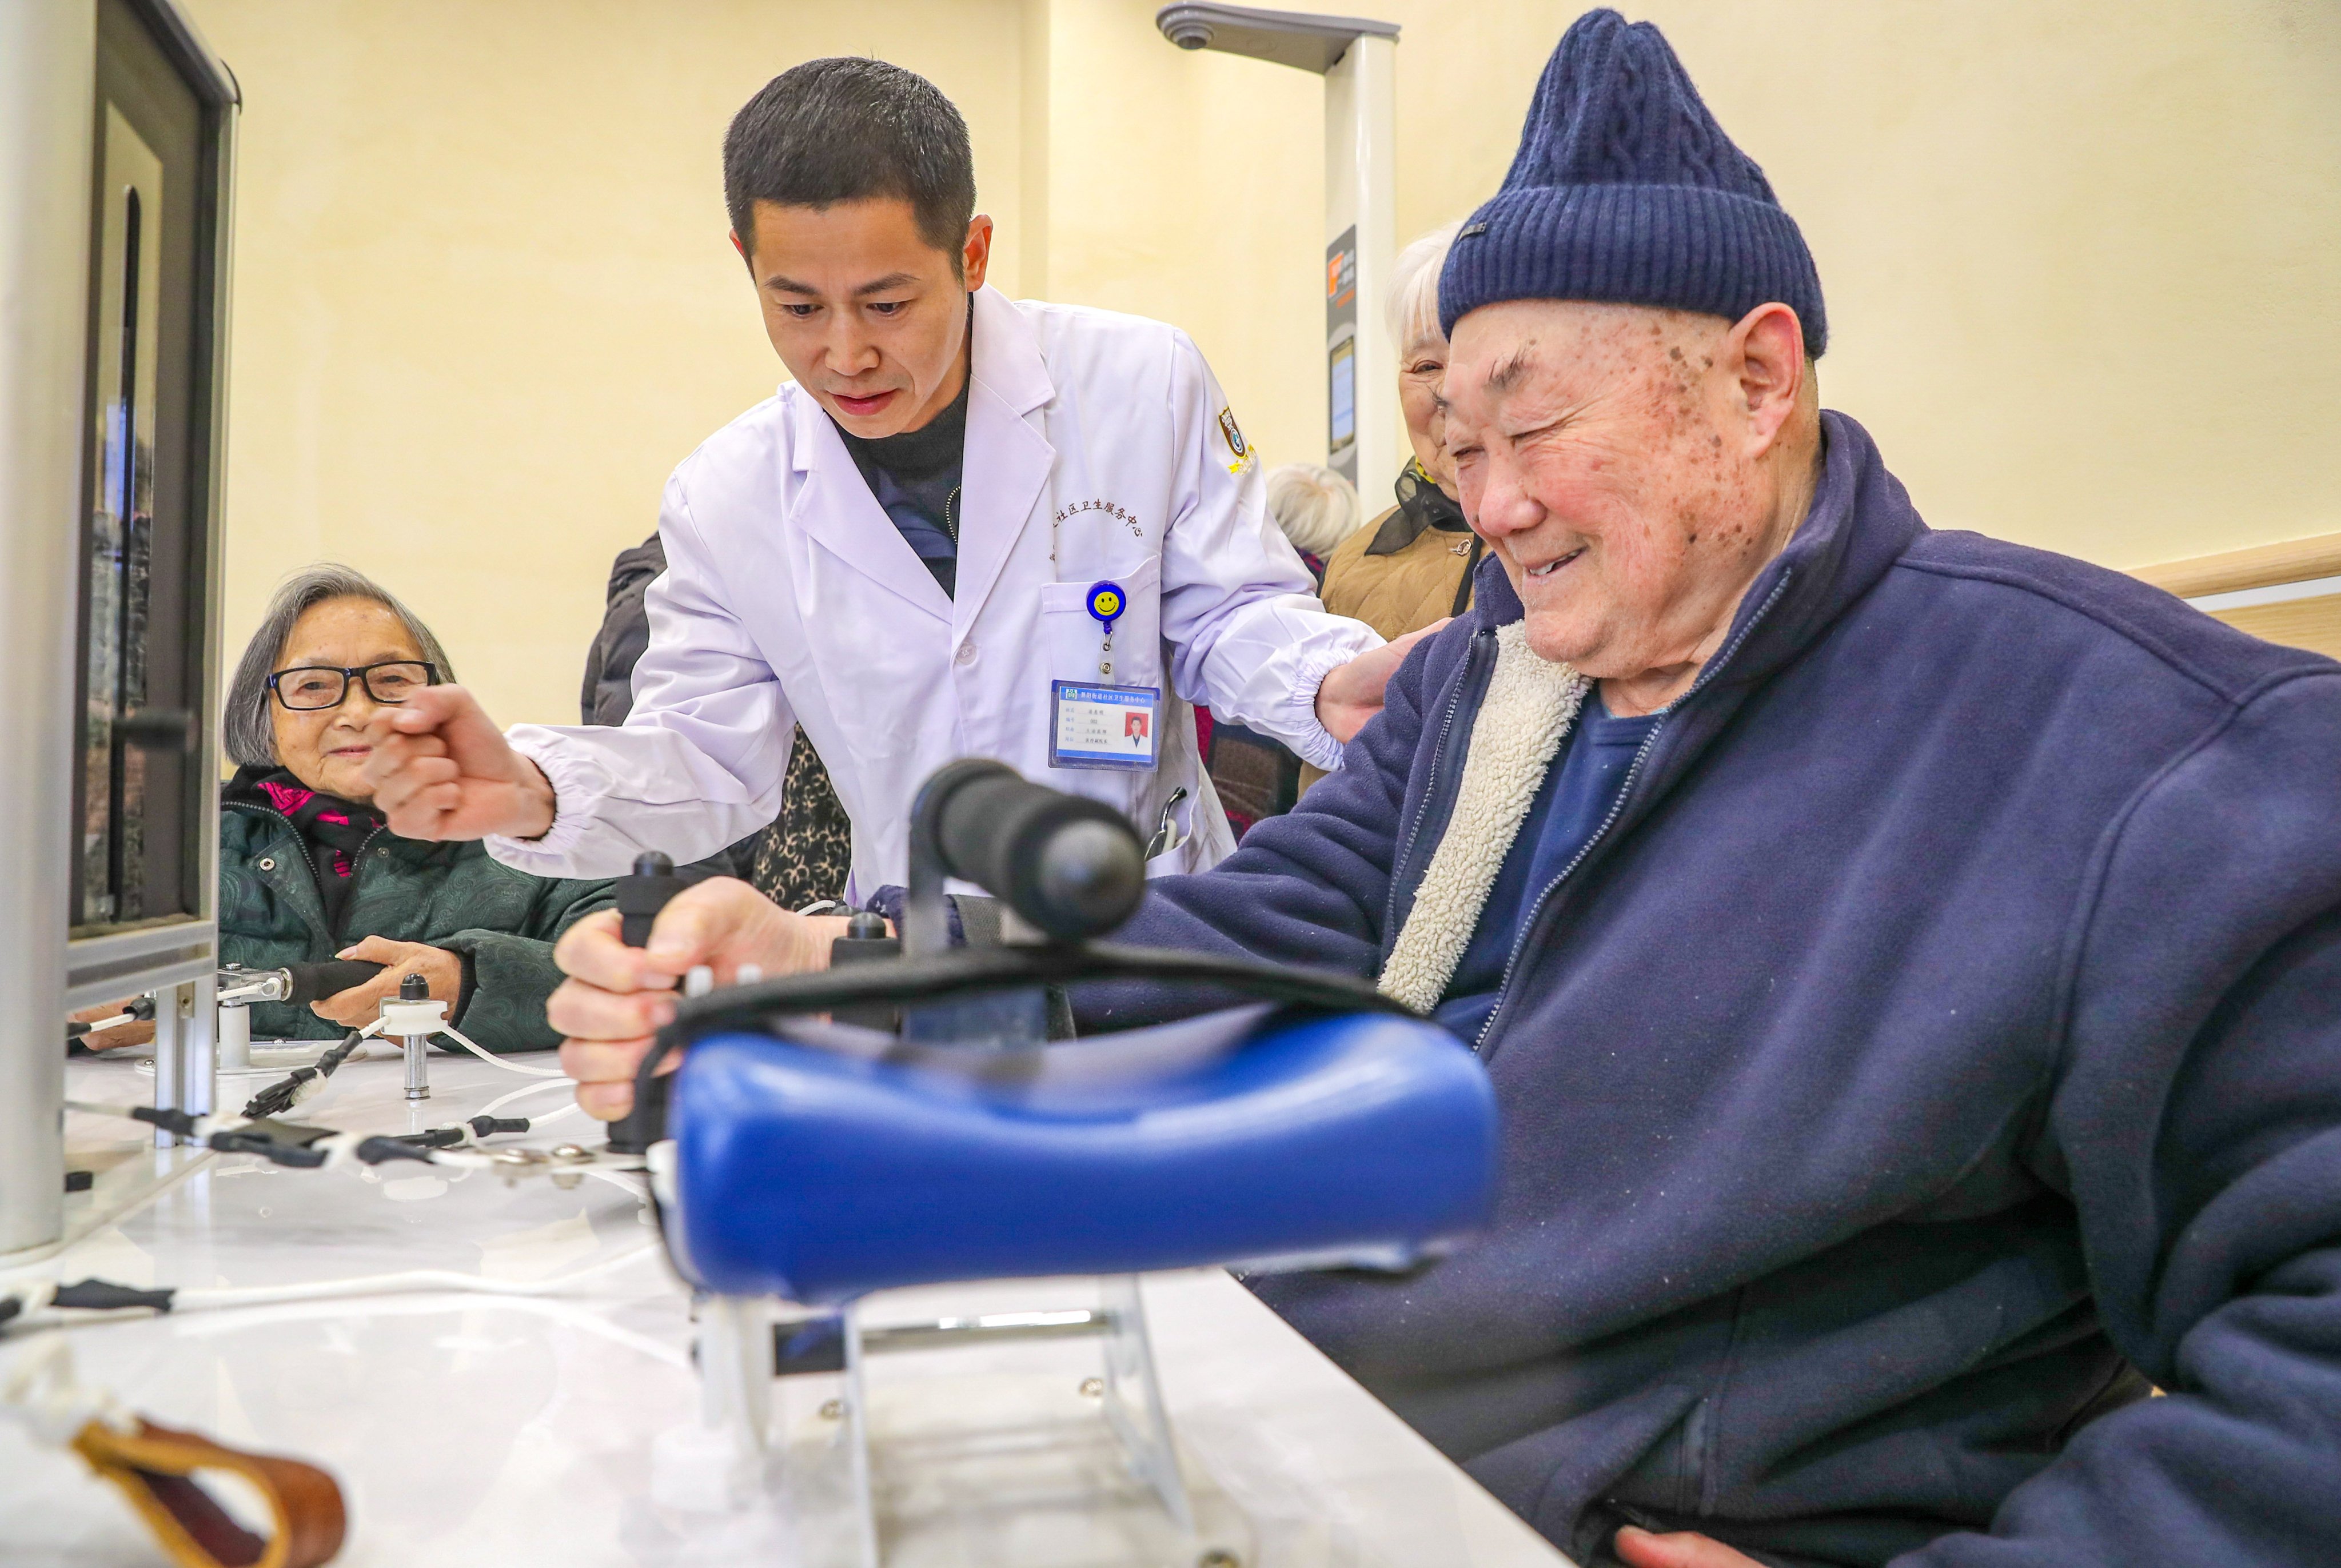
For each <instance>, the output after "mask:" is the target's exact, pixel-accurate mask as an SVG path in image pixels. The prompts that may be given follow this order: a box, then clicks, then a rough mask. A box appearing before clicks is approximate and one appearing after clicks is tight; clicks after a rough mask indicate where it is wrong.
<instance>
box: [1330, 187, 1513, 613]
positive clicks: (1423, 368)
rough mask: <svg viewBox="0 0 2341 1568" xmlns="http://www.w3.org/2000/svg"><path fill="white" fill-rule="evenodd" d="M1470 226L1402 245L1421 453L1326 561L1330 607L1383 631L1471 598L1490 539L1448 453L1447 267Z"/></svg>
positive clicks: (1402, 403)
mask: <svg viewBox="0 0 2341 1568" xmlns="http://www.w3.org/2000/svg"><path fill="white" fill-rule="evenodd" d="M1460 226H1461V225H1459V224H1457V223H1449V224H1448V225H1447V226H1446V227H1444V228H1440V229H1433V230H1432V231H1431V232H1430V233H1427V234H1425V235H1423V236H1422V237H1421V238H1420V239H1419V240H1417V241H1415V242H1414V243H1412V244H1410V245H1409V246H1407V248H1406V249H1404V250H1402V251H1400V253H1398V262H1397V263H1396V265H1395V266H1393V267H1392V268H1391V278H1392V281H1391V284H1390V297H1389V299H1388V300H1387V301H1386V302H1385V303H1384V308H1385V310H1386V312H1387V313H1388V315H1389V318H1390V336H1391V337H1393V338H1395V339H1397V340H1398V343H1399V372H1398V401H1399V408H1400V412H1403V413H1404V414H1405V416H1406V436H1407V441H1408V442H1409V443H1410V444H1411V445H1412V446H1413V448H1414V455H1413V456H1411V457H1410V458H1409V459H1408V460H1407V463H1406V467H1405V468H1404V469H1402V470H1400V472H1399V476H1398V484H1397V487H1396V488H1397V491H1398V504H1397V505H1396V506H1393V507H1391V508H1390V510H1389V511H1385V512H1383V513H1382V514H1381V515H1380V516H1379V517H1377V518H1375V519H1374V520H1373V521H1370V522H1369V523H1368V524H1366V526H1365V527H1364V528H1362V529H1360V530H1359V531H1357V532H1356V533H1354V534H1352V535H1350V537H1349V539H1348V540H1347V541H1346V542H1344V543H1343V544H1342V545H1341V547H1340V549H1338V550H1336V551H1333V553H1332V556H1331V559H1330V560H1329V561H1326V563H1325V572H1324V594H1323V597H1324V600H1325V608H1326V609H1328V610H1331V611H1332V612H1333V613H1334V614H1336V615H1347V616H1350V617H1352V618H1354V619H1356V620H1362V621H1364V622H1365V623H1366V624H1367V625H1369V626H1370V627H1372V628H1373V629H1374V630H1377V631H1379V632H1380V633H1381V634H1382V635H1383V636H1384V637H1398V636H1401V635H1403V634H1404V633H1406V632H1409V631H1414V630H1420V628H1422V627H1425V626H1430V625H1433V624H1436V623H1437V622H1439V621H1441V620H1446V619H1447V618H1448V617H1449V616H1450V615H1460V614H1462V613H1463V612H1464V611H1465V610H1469V608H1470V607H1471V572H1472V570H1473V569H1474V568H1476V567H1477V566H1478V565H1479V555H1480V551H1481V550H1482V548H1483V546H1482V545H1481V543H1480V541H1479V536H1478V535H1477V534H1475V533H1473V532H1472V531H1471V525H1470V524H1469V523H1468V522H1466V521H1463V508H1462V506H1461V504H1460V503H1459V501H1457V500H1456V494H1455V467H1454V464H1453V463H1452V462H1451V461H1449V458H1448V455H1447V443H1446V429H1445V427H1446V420H1447V416H1446V409H1445V404H1444V403H1442V402H1440V399H1439V387H1440V383H1441V382H1442V381H1443V380H1444V379H1445V377H1446V374H1447V337H1446V334H1445V333H1443V332H1440V331H1439V268H1440V267H1441V266H1442V265H1444V264H1445V263H1446V261H1447V248H1448V246H1449V245H1450V244H1452V243H1454V240H1455V231H1456V230H1457V229H1458V228H1459V227H1460Z"/></svg>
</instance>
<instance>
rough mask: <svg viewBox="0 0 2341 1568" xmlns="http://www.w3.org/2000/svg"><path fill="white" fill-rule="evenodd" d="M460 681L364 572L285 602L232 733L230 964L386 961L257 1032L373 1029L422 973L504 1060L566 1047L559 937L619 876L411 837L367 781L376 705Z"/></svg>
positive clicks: (458, 1023) (273, 1017)
mask: <svg viewBox="0 0 2341 1568" xmlns="http://www.w3.org/2000/svg"><path fill="white" fill-rule="evenodd" d="M453 673H454V672H453V669H452V668H451V667H450V666H449V663H448V660H447V652H446V650H444V649H443V648H442V647H440V645H439V640H438V639H437V638H436V637H434V636H433V635H432V634H431V629H430V628H429V627H427V626H425V625H423V623H422V622H421V621H420V620H416V619H415V617H414V614H413V611H412V610H408V609H407V608H406V607H405V606H404V605H403V604H401V603H400V602H399V601H398V600H396V599H395V598H393V596H392V595H391V594H390V592H389V591H388V590H385V589H383V588H381V587H380V586H378V585H376V584H375V583H374V582H373V581H370V580H369V579H367V578H365V577H364V576H362V575H360V574H359V573H357V572H355V571H351V570H350V569H349V568H347V567H344V566H331V565H326V566H313V567H310V568H308V569H307V570H306V571H301V572H299V573H296V574H295V575H294V576H293V577H292V578H291V579H289V580H288V581H286V582H285V583H284V586H282V587H281V588H279V589H278V590H276V593H275V595H274V597H273V598H272V599H270V600H269V601H268V608H267V610H266V612H265V613H264V615H263V616H262V617H261V622H260V630H257V631H255V632H254V633H253V637H252V641H251V642H250V644H249V645H248V646H246V647H245V649H244V658H243V659H242V660H241V661H240V662H238V664H237V665H236V668H235V674H234V677H233V679H232V680H230V681H229V684H228V691H227V702H226V711H225V717H224V733H223V737H222V738H223V739H224V743H225V747H226V750H227V754H228V757H229V759H231V760H233V761H234V762H235V763H236V764H238V766H237V769H236V772H235V776H234V778H233V779H230V780H229V781H228V783H227V785H226V787H225V788H224V789H223V790H222V791H221V795H220V881H219V927H220V958H221V961H222V962H224V963H235V964H242V965H244V967H245V968H254V969H263V968H282V967H283V966H284V965H286V964H301V963H315V962H319V961H321V960H324V959H326V958H366V959H371V960H373V961H374V962H375V963H379V964H382V965H384V966H385V968H384V969H383V971H382V973H381V974H380V975H378V976H376V977H375V978H374V979H372V980H369V981H367V982H366V983H365V984H364V985H362V986H354V987H351V988H350V989H348V990H345V991H343V992H341V993H340V994H338V995H336V996H332V997H326V998H325V999H324V1000H323V1001H321V1002H316V1003H314V1004H312V1006H311V1007H293V1006H291V1005H289V1004H286V1003H281V1002H278V1003H262V1004H258V1005H255V1006H254V1007H253V1009H252V1026H253V1032H254V1034H255V1035H260V1036H265V1037H273V1038H280V1039H282V1038H294V1039H304V1038H305V1039H323V1038H332V1037H335V1036H338V1035H339V1034H340V1033H341V1032H342V1031H343V1030H344V1029H345V1028H351V1027H357V1026H360V1025H364V1024H368V1023H371V1022H373V1021H374V1016H375V1013H376V1009H377V1004H379V1003H380V1002H381V1000H382V998H383V997H386V996H391V995H393V994H395V993H396V991H397V988H398V983H399V980H400V978H402V977H403V976H405V975H410V974H420V975H422V976H423V978H426V979H427V980H429V982H430V984H431V995H432V997H433V998H434V999H436V1000H439V1001H443V1002H445V1003H447V1004H448V1015H447V1016H448V1021H449V1022H451V1023H453V1025H454V1026H455V1027H457V1028H460V1029H462V1030H463V1032H464V1033H465V1034H466V1035H468V1036H470V1037H472V1038H473V1039H474V1040H477V1041H478V1042H479V1043H480V1044H481V1045H482V1046H483V1047H486V1048H487V1049H489V1050H492V1051H516V1050H540V1049H544V1048H547V1047H552V1046H555V1045H558V1044H559V1043H560V1037H559V1036H557V1035H555V1034H554V1033H553V1030H552V1028H551V1027H548V1026H547V1025H546V1023H545V1021H544V999H545V997H548V996H550V995H551V994H552V993H553V987H554V986H556V985H558V984H559V983H560V980H561V972H560V970H559V969H557V968H554V966H553V941H554V940H555V938H559V937H560V935H561V934H562V933H563V931H566V930H567V929H568V928H570V927H571V926H572V925H573V924H574V923H575V922H576V921H577V920H578V919H580V918H583V917H584V916H586V915H589V914H591V913H593V911H594V910H596V909H601V908H608V907H609V905H610V904H611V901H612V897H611V884H610V883H608V882H606V881H572V880H550V879H547V878H542V877H532V876H530V875H528V874H527V873H526V872H523V871H515V870H513V869H512V868H509V867H506V866H500V865H498V864H497V863H496V862H495V861H494V860H493V859H492V858H489V855H488V852H487V849H485V847H484V846H482V845H479V844H427V843H423V842H421V841H419V840H416V839H401V838H399V837H397V836H396V835H395V834H393V833H392V832H391V831H390V830H389V829H387V828H385V827H384V824H383V819H382V817H381V814H380V813H378V812H376V811H375V810H374V809H373V799H374V797H373V792H372V791H371V790H370V789H368V788H367V786H366V783H365V780H364V778H363V777H362V776H361V774H360V771H359V770H360V769H361V768H363V767H364V763H365V759H366V758H367V757H368V756H369V755H370V754H371V748H370V747H369V746H368V744H367V742H366V739H365V725H366V721H367V720H368V719H372V718H373V717H374V713H375V711H376V710H378V709H381V708H384V707H387V706H395V705H396V704H398V703H401V702H403V701H405V700H407V699H408V698H409V697H411V696H413V694H414V693H415V692H417V691H420V690H423V689H424V688H426V687H430V686H434V685H436V684H438V683H439V682H441V681H443V680H448V679H449V678H451V677H452V676H453ZM112 1032H113V1033H115V1034H123V1033H127V1032H128V1031H127V1030H117V1031H112ZM96 1038H97V1039H104V1038H105V1037H104V1036H100V1037H96ZM92 1043H93V1044H95V1043H96V1041H95V1040H93V1042H92ZM120 1043H123V1044H127V1043H129V1042H128V1041H122V1042H120Z"/></svg>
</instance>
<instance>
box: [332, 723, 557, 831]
mask: <svg viewBox="0 0 2341 1568" xmlns="http://www.w3.org/2000/svg"><path fill="white" fill-rule="evenodd" d="M366 739H367V740H368V741H369V742H370V743H371V744H372V746H373V748H374V750H373V752H372V754H371V755H369V756H368V757H367V758H366V759H365V765H364V773H365V779H366V782H367V783H368V784H370V785H372V786H373V787H374V808H375V809H377V810H379V811H380V812H381V813H382V814H383V816H384V818H386V819H388V821H389V824H390V830H391V831H392V832H393V833H395V834H397V835H398V836H399V837H400V838H402V839H423V840H424V841H425V842H428V843H438V842H440V841H441V840H443V839H484V838H486V837H487V836H488V835H489V834H491V833H508V834H510V835H512V836H513V837H514V838H516V839H533V838H536V837H537V836H538V835H539V834H542V833H543V831H544V830H545V829H547V828H550V827H551V826H553V786H552V785H551V784H550V783H548V782H546V780H545V777H544V775H543V772H542V771H540V770H539V769H538V768H537V766H536V764H535V763H533V762H531V761H530V760H529V759H527V758H525V757H523V756H522V755H521V754H520V753H519V752H517V751H515V750H513V748H512V743H511V742H510V741H508V740H506V739H504V737H503V731H502V730H500V729H497V728H496V727H495V725H494V723H493V721H491V720H490V719H489V718H488V716H487V713H486V712H485V711H484V710H483V709H482V708H481V707H480V703H479V699H477V698H475V697H473V695H472V694H471V693H470V692H468V691H466V690H463V688H462V687H460V686H433V687H429V688H426V689H425V690H421V691H418V692H416V693H415V694H414V695H413V697H410V698H408V699H407V700H405V701H404V702H403V703H401V704H399V705H398V706H396V707H394V708H382V709H378V710H376V711H375V713H374V720H373V722H372V723H370V724H369V725H368V726H367V728H366Z"/></svg>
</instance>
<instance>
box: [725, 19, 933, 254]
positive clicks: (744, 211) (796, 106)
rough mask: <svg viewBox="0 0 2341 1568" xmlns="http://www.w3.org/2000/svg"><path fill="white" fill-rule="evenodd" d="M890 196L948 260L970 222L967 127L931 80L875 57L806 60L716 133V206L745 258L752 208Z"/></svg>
mask: <svg viewBox="0 0 2341 1568" xmlns="http://www.w3.org/2000/svg"><path fill="white" fill-rule="evenodd" d="M872 196H891V197H894V198H896V199H898V200H901V201H905V202H908V203H911V213H913V214H914V215H915V217H916V218H917V220H918V225H919V237H920V238H921V239H923V240H924V241H926V242H927V243H929V244H931V245H932V246H934V247H935V249H937V250H939V251H941V252H942V253H945V254H946V255H948V256H950V257H951V271H952V272H953V273H958V272H959V271H960V265H961V260H960V247H961V243H962V242H964V241H965V239H966V238H967V225H968V221H969V220H970V219H971V218H972V217H974V216H975V157H974V154H972V153H971V152H970V151H969V150H968V143H967V122H966V121H965V120H963V119H961V118H960V113H959V110H958V109H957V108H955V107H953V106H952V104H951V100H950V99H949V98H946V97H944V96H943V95H942V94H941V92H940V91H939V90H938V89H937V88H936V86H935V84H933V83H932V82H930V81H928V80H927V79H926V78H925V77H924V76H921V75H919V74H916V73H915V72H911V71H905V70H903V69H902V67H901V66H900V65H888V64H887V63H886V62H885V61H883V60H865V59H861V58H857V57H854V56H851V55H848V56H841V57H837V58H832V59H827V60H808V61H806V62H805V63H804V64H803V65H794V66H791V67H790V68H789V69H788V70H786V71H783V72H782V73H781V74H779V75H777V76H775V77H773V78H772V80H771V81H769V82H767V83H765V84H764V86H763V90H762V91H761V92H759V93H758V94H756V95H755V96H754V97H752V98H751V99H749V100H748V102H747V104H746V105H745V106H744V107H742V109H741V111H740V112H739V113H738V114H734V115H732V128H731V129H730V130H729V131H726V132H725V133H724V134H723V204H724V206H725V208H726V209H727V210H729V212H730V213H731V214H732V233H734V234H736V235H737V236H739V240H740V249H741V250H742V252H743V253H748V254H750V255H752V254H753V253H754V250H755V246H754V243H753V242H754V239H755V233H756V218H755V205H756V203H758V202H772V203H778V204H780V205H782V206H784V207H826V206H829V205H830V204H832V203H836V202H854V201H862V200H865V199H867V198H869V197H872Z"/></svg>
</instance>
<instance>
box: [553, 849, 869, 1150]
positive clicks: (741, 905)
mask: <svg viewBox="0 0 2341 1568" xmlns="http://www.w3.org/2000/svg"><path fill="white" fill-rule="evenodd" d="M844 934H845V918H844V917H843V916H841V915H799V914H794V913H792V912H791V911H789V910H787V909H783V908H781V907H780V906H779V905H778V904H775V903H773V902H772V900H771V899H770V898H765V897H764V896H763V895H762V893H759V892H757V891H756V890H755V889H754V888H751V887H750V886H748V884H747V883H745V882H741V881H735V880H733V879H732V878H729V877H716V878H711V879H709V880H707V881H704V882H701V883H697V884H695V885H694V886H692V887H689V888H684V889H683V890H682V892H680V893H678V894H676V895H675V896H674V898H672V900H671V901H670V902H669V903H668V904H667V907H666V908H663V909H662V910H660V911H659V916H658V919H657V921H656V922H655V923H654V924H653V925H652V927H651V939H650V942H649V945H648V946H646V947H641V948H629V947H627V946H626V944H625V943H624V941H623V940H622V939H621V938H620V937H619V935H618V912H617V911H616V910H615V909H603V910H601V911H599V912H597V913H595V914H592V915H588V916H587V917H585V918H583V919H582V920H580V921H578V922H577V923H576V924H575V925H573V926H572V927H570V928H569V929H568V930H567V931H566V932H565V933H563V936H562V938H561V941H560V943H559V945H557V946H556V947H555V948H553V962H554V963H556V964H558V965H559V966H561V972H562V973H563V974H564V975H566V976H568V977H569V978H567V979H565V980H563V982H562V983H561V986H560V988H559V989H557V990H555V991H554V992H553V995H552V997H550V998H549V999H547V1001H546V1002H545V1004H544V1016H545V1019H546V1021H547V1022H549V1023H550V1024H552V1026H553V1027H554V1028H555V1029H558V1030H559V1031H560V1032H561V1034H562V1036H563V1039H562V1042H561V1066H562V1067H563V1069H564V1070H565V1071H567V1073H568V1074H569V1076H570V1077H573V1078H574V1079H576V1080H577V1103H578V1105H580V1106H581V1107H583V1108H584V1109H585V1110H586V1112H587V1113H588V1114H590V1115H593V1116H599V1117H600V1118H601V1119H602V1120H603V1121H615V1120H617V1119H618V1118H619V1117H620V1116H624V1115H625V1114H626V1112H627V1111H628V1110H630V1109H631V1108H633V1103H634V1069H635V1068H637V1067H640V1066H641V1065H642V1060H643V1054H644V1053H645V1052H647V1051H648V1050H649V1049H650V1048H651V1037H652V1036H653V1035H655V1034H657V1033H658V1031H659V1030H660V1029H662V1028H663V1027H666V1026H667V1025H668V1024H670V1023H672V1022H673V1021H674V1008H675V989H674V988H675V983H676V982H677V981H678V980H680V979H681V978H682V977H683V976H684V975H686V974H688V973H689V972H690V971H691V970H692V969H693V968H697V967H698V966H700V965H702V964H704V965H706V966H707V967H708V968H712V969H713V970H714V971H715V983H716V984H717V985H720V986H722V985H730V984H732V982H733V981H734V980H736V979H737V978H739V974H740V970H741V969H742V967H744V966H747V965H751V964H752V965H754V966H755V967H756V968H759V969H762V971H763V972H764V974H765V975H766V976H767V977H768V978H776V977H778V976H781V975H794V974H802V973H803V972H804V971H805V970H808V969H826V968H829V949H830V944H831V943H832V941H834V940H836V939H837V938H839V937H842V936H843V935H844ZM674 1066H675V1062H674V1058H672V1057H669V1058H668V1059H667V1061H666V1062H665V1063H663V1064H662V1066H661V1070H662V1071H668V1072H671V1071H672V1070H673V1068H674Z"/></svg>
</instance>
